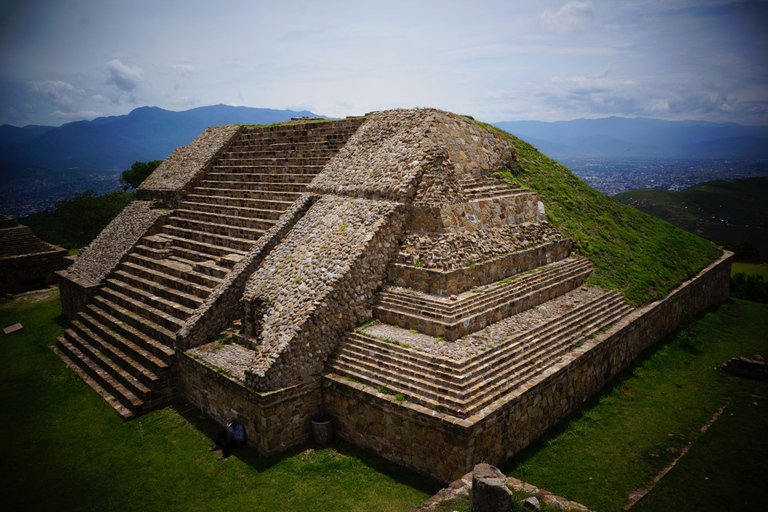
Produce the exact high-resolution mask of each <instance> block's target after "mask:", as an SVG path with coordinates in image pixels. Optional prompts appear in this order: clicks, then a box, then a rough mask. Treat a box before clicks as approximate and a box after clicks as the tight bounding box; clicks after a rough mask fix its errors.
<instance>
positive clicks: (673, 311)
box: [323, 252, 733, 481]
mask: <svg viewBox="0 0 768 512" xmlns="http://www.w3.org/2000/svg"><path fill="white" fill-rule="evenodd" d="M732 258H733V254H732V253H729V252H726V253H725V254H724V255H723V256H722V257H721V258H720V259H719V260H718V261H716V262H714V263H713V264H711V265H710V266H709V267H707V268H705V269H704V270H702V271H701V272H700V273H699V274H698V275H697V276H696V277H694V278H693V279H691V280H689V281H686V282H685V283H683V284H682V285H680V286H679V287H678V288H677V289H675V290H674V291H673V292H671V293H670V294H669V295H668V296H667V297H666V298H664V299H662V300H660V301H657V302H654V303H652V304H650V305H648V306H645V307H644V308H641V309H639V310H637V311H635V312H634V313H632V314H631V315H629V316H628V317H626V318H625V319H624V320H622V321H620V322H618V323H617V324H615V325H614V326H613V327H611V328H610V329H609V330H608V331H606V332H605V333H603V334H601V335H599V336H597V337H595V338H593V339H592V340H590V341H588V342H587V343H585V344H584V345H583V346H581V347H579V348H577V349H575V350H574V351H572V352H570V353H568V354H567V355H566V356H565V357H564V358H563V360H562V361H561V362H560V363H559V364H558V365H556V366H553V367H551V368H550V369H548V370H547V371H546V372H544V373H543V374H542V375H539V376H536V377H534V378H533V379H531V380H530V381H528V382H526V385H525V387H524V389H518V390H517V391H515V392H513V393H510V394H509V395H507V396H505V397H504V398H502V399H500V400H498V401H496V402H494V403H493V404H491V405H490V406H488V407H486V408H485V409H483V410H482V411H481V412H480V413H478V414H476V415H474V416H471V417H469V418H467V419H460V418H456V417H452V416H449V415H447V414H444V413H439V412H437V411H434V410H430V409H427V408H425V407H423V406H421V405H418V404H412V403H408V402H404V403H401V404H399V406H398V405H394V406H393V400H394V399H393V398H392V397H391V396H390V395H385V394H382V393H378V392H377V391H376V390H374V389H372V388H370V387H367V386H365V385H363V384H353V383H350V382H348V381H346V380H345V379H344V378H343V377H340V376H338V375H335V374H326V375H325V376H324V379H325V381H326V382H327V383H329V384H327V385H324V387H323V393H324V394H323V400H324V403H325V406H326V408H327V409H328V411H329V412H331V413H332V414H333V415H334V416H335V418H336V425H337V428H338V432H339V435H340V436H341V437H343V438H344V439H346V440H348V441H350V442H352V443H354V444H357V445H359V446H362V447H365V448H369V449H371V450H374V451H376V452H377V453H380V454H382V455H383V456H385V457H386V458H388V459H390V460H393V461H395V462H397V463H399V464H403V465H406V466H409V467H411V468H413V469H415V470H416V471H418V472H420V473H423V474H426V475H429V476H432V477H434V478H437V479H440V480H443V481H451V480H454V479H456V478H459V477H460V476H461V475H462V474H464V473H466V472H467V471H468V470H469V469H470V468H472V467H473V466H474V465H475V464H477V463H479V462H488V463H490V464H500V463H502V462H503V461H505V460H506V459H507V458H509V457H511V456H512V455H514V454H515V453H517V452H519V451H520V450H522V449H523V448H525V447H526V446H528V444H530V443H531V442H532V441H533V440H534V439H536V438H537V437H539V436H541V435H542V434H544V433H545V432H546V431H547V429H549V428H550V427H551V426H552V425H554V424H555V423H557V422H558V421H560V420H561V419H562V418H563V417H565V416H567V415H569V414H571V413H572V412H574V411H575V410H577V409H578V408H579V407H580V406H581V405H582V404H583V403H584V401H585V400H586V399H587V397H589V396H591V395H592V394H594V393H595V392H597V391H599V390H600V389H601V388H602V387H603V386H604V385H605V384H606V383H607V382H608V381H609V380H610V379H611V378H613V377H614V376H615V375H616V374H617V373H619V372H620V371H621V370H623V369H624V368H626V367H627V366H629V364H630V363H631V362H632V361H633V360H634V359H635V358H636V357H637V356H638V355H639V354H640V353H641V352H642V351H643V350H645V349H646V348H648V347H649V346H651V345H653V344H654V343H656V342H658V341H660V340H661V339H663V338H664V337H666V336H667V335H669V334H670V333H671V332H673V331H674V329H676V328H677V327H678V326H679V325H680V324H681V323H682V322H684V321H686V320H688V319H690V318H692V317H693V316H695V315H696V314H698V313H700V312H702V311H703V310H705V309H706V308H708V307H710V306H712V305H714V304H717V303H719V302H721V301H723V300H725V299H726V298H728V291H729V283H730V267H731V261H732ZM331 383H332V384H331ZM392 425H395V426H397V428H393V427H392ZM444 460H447V462H448V464H445V463H444V462H443V461H444Z"/></svg>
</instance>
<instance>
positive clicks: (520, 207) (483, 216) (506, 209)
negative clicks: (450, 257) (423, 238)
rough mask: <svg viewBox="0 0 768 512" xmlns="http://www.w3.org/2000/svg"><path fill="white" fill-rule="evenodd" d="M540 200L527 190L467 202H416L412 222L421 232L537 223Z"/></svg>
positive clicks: (462, 230) (454, 231) (470, 229)
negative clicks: (420, 203)
mask: <svg viewBox="0 0 768 512" xmlns="http://www.w3.org/2000/svg"><path fill="white" fill-rule="evenodd" d="M539 200H540V198H539V196H538V194H532V193H530V192H525V193H519V194H515V195H512V196H508V197H494V198H489V199H478V200H474V201H468V202H463V203H453V204H443V205H434V206H433V205H419V204H415V205H414V206H413V209H412V213H411V221H410V225H411V226H413V227H414V228H417V229H419V230H420V231H434V232H438V233H440V232H449V233H453V234H455V233H461V232H466V231H477V230H486V229H489V228H493V227H507V226H509V225H510V224H522V223H524V222H537V220H538V214H539V209H538V203H539Z"/></svg>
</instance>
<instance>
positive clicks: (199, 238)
mask: <svg viewBox="0 0 768 512" xmlns="http://www.w3.org/2000/svg"><path fill="white" fill-rule="evenodd" d="M362 121H363V120H347V121H341V122H335V123H313V124H303V125H280V126H273V127H266V128H251V129H246V130H245V131H244V132H242V133H241V135H240V136H239V138H238V140H236V141H234V142H233V143H232V144H231V145H230V146H229V148H228V149H227V150H226V151H225V152H224V154H222V155H221V157H219V159H218V160H217V161H215V162H214V164H213V166H212V168H211V169H210V170H209V171H208V172H207V173H206V174H205V175H204V176H203V177H202V179H201V180H199V181H198V182H197V183H196V184H195V185H194V186H193V188H192V189H191V190H190V191H189V193H187V194H186V196H185V197H184V198H183V200H182V201H181V202H180V204H179V208H178V209H176V210H174V211H173V212H171V213H170V215H169V216H168V217H167V219H166V221H165V222H164V223H163V225H162V226H161V227H160V228H159V232H157V233H155V234H151V235H147V236H144V237H142V238H141V240H140V241H139V242H138V243H137V244H136V245H135V246H134V247H133V248H132V249H131V250H130V251H129V253H128V255H127V256H126V257H125V258H124V259H123V261H122V262H121V263H120V264H119V265H118V266H117V267H116V269H115V270H114V271H113V272H112V273H111V274H110V275H109V276H108V277H107V279H106V282H105V283H104V286H103V287H102V288H101V289H100V290H99V292H98V293H97V295H96V297H95V298H94V300H93V301H92V303H90V304H88V306H87V308H86V310H85V311H83V312H81V313H79V315H78V318H77V319H76V320H75V321H73V323H72V326H71V327H70V328H69V329H67V330H66V331H65V333H64V336H62V337H60V338H58V339H57V343H56V345H57V348H58V349H59V351H60V353H61V354H62V357H63V358H64V359H66V360H67V361H68V362H69V363H72V364H73V365H74V366H75V367H76V369H77V370H78V371H79V373H80V374H81V375H82V376H83V377H84V379H85V380H86V381H87V382H88V383H89V384H90V385H91V386H92V387H94V388H95V389H96V390H97V391H98V392H99V393H100V394H101V395H102V396H104V397H105V398H106V399H107V400H108V401H109V403H110V404H112V405H113V407H114V408H115V409H116V410H117V411H118V412H119V413H120V414H121V415H122V416H123V417H124V418H126V419H127V418H130V417H132V416H134V415H138V414H141V413H143V412H144V411H146V410H149V409H151V408H154V407H157V406H159V405H161V404H163V403H166V402H167V401H168V400H170V399H171V398H172V397H173V395H174V393H175V389H174V383H173V373H174V367H175V364H174V359H175V350H174V342H175V338H176V332H177V331H178V330H179V329H180V328H181V327H182V325H184V322H185V321H186V320H187V319H188V318H189V317H190V316H191V315H192V314H193V313H194V312H195V311H196V310H197V308H199V307H200V306H201V305H202V304H203V303H204V301H205V300H206V298H207V297H208V296H209V295H210V294H211V292H212V291H213V290H214V289H215V288H216V287H217V286H219V284H220V283H221V282H222V281H223V280H224V278H225V277H226V276H227V274H228V272H229V271H230V270H231V269H232V268H233V267H234V266H235V265H236V264H237V262H238V261H240V260H241V259H242V258H243V257H244V256H245V254H247V252H248V251H249V250H250V249H251V248H252V247H253V245H254V244H255V242H256V241H257V240H258V239H259V238H260V237H261V236H262V235H263V234H264V233H265V232H266V231H267V230H268V229H269V228H270V227H271V226H273V225H274V224H275V222H277V220H278V219H279V218H280V216H281V215H282V214H283V212H284V211H285V210H286V209H288V207H290V205H291V204H292V203H293V202H294V201H295V200H296V199H297V198H298V197H299V196H300V195H301V194H302V193H303V192H304V189H305V188H306V186H307V184H308V183H309V182H310V181H311V180H312V178H313V177H314V176H315V175H316V174H317V173H318V172H319V171H320V170H322V168H323V166H324V165H325V164H326V163H327V162H328V160H329V159H330V158H331V157H332V156H333V155H334V154H335V153H336V152H337V151H338V150H339V148H341V146H342V145H343V144H344V143H345V141H346V140H347V139H348V138H349V137H350V136H351V135H352V134H353V133H354V131H355V130H356V129H357V127H358V126H359V125H360V124H361V123H362Z"/></svg>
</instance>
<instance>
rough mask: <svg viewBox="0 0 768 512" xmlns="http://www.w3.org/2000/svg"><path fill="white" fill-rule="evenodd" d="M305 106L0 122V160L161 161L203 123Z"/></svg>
mask: <svg viewBox="0 0 768 512" xmlns="http://www.w3.org/2000/svg"><path fill="white" fill-rule="evenodd" d="M301 116H312V117H316V115H315V114H313V113H312V112H308V111H301V112H297V111H293V110H273V109H264V108H248V107H231V106H227V105H214V106H209V107H200V108H195V109H192V110H186V111H182V112H172V111H169V110H164V109H161V108H158V107H141V108H137V109H135V110H133V111H132V112H131V113H130V114H127V115H124V116H113V117H100V118H96V119H94V120H92V121H78V122H74V123H69V124H65V125H62V126H60V127H45V126H28V127H24V128H17V127H13V126H8V125H5V126H2V127H0V162H8V163H24V164H30V165H34V166H43V167H48V168H51V169H62V168H78V169H93V170H112V171H120V170H123V169H126V168H128V167H130V165H131V164H132V163H133V162H135V161H136V160H142V161H145V160H164V159H165V158H166V157H167V156H168V155H169V154H171V152H172V151H173V150H174V149H176V148H177V147H179V146H183V145H186V144H189V143H190V142H191V141H192V140H193V139H194V138H195V137H197V136H198V135H199V134H200V133H201V132H202V131H203V130H205V129H206V128H208V127H209V126H218V125H222V124H232V123H242V124H268V123H277V122H281V121H286V120H288V119H290V118H291V117H301Z"/></svg>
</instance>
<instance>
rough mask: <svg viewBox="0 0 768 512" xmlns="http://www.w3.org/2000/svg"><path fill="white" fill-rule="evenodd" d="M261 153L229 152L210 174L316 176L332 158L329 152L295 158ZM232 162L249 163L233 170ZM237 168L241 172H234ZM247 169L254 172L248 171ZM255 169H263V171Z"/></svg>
mask: <svg viewBox="0 0 768 512" xmlns="http://www.w3.org/2000/svg"><path fill="white" fill-rule="evenodd" d="M261 153H262V152H258V151H230V152H228V153H227V154H226V155H224V156H223V157H222V158H221V159H220V160H218V161H217V162H216V164H215V165H214V166H213V168H212V170H211V172H217V173H218V172H221V173H224V174H227V175H231V174H238V173H240V172H243V173H245V174H248V173H250V172H263V173H269V174H273V173H287V174H316V173H317V172H318V170H317V169H318V168H319V169H322V168H323V167H324V166H325V164H327V163H328V161H329V160H330V159H331V157H332V154H331V152H330V151H327V152H324V153H318V154H317V155H314V156H307V157H296V156H293V155H285V156H275V157H268V156H263V155H262V154H261ZM232 160H241V161H249V162H251V163H249V164H247V165H245V166H236V167H234V168H233V165H232ZM238 168H242V169H243V170H242V171H237V170H234V169H238ZM248 169H255V170H250V171H249V170H248ZM256 169H263V171H259V170H256Z"/></svg>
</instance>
